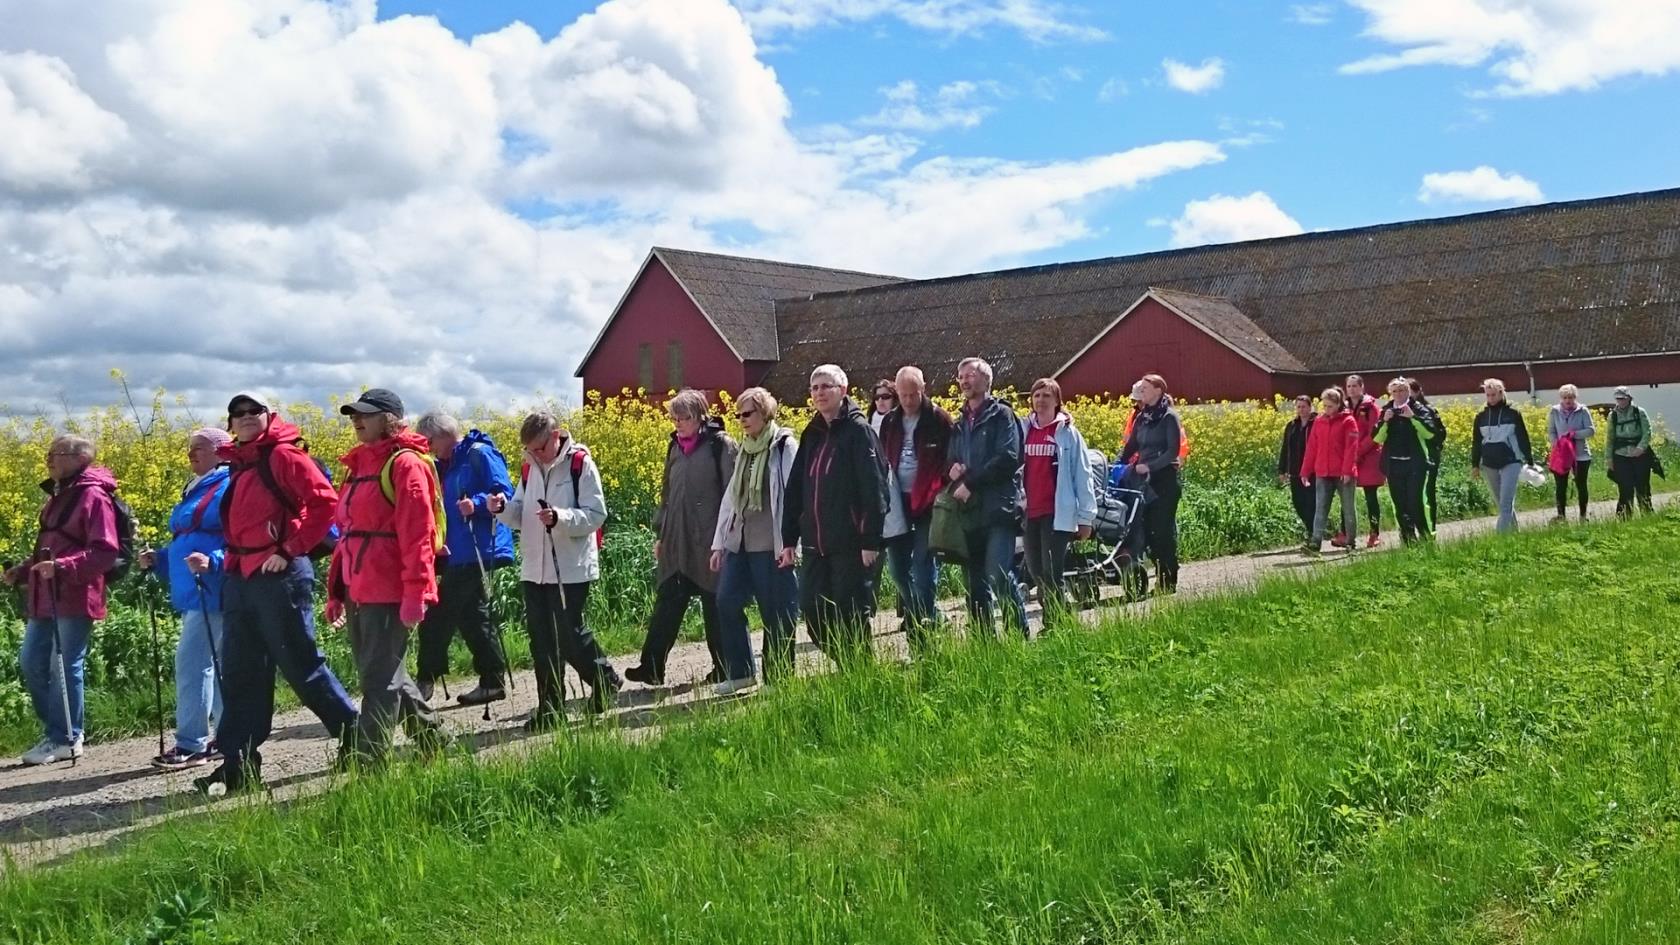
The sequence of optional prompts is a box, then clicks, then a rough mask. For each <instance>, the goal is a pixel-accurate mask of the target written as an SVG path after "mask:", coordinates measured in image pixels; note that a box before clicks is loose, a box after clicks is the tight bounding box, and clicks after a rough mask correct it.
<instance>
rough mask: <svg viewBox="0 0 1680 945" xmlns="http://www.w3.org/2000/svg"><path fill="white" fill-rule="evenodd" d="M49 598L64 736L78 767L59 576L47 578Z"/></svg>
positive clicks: (54, 659)
mask: <svg viewBox="0 0 1680 945" xmlns="http://www.w3.org/2000/svg"><path fill="white" fill-rule="evenodd" d="M47 600H48V601H50V602H51V604H52V621H53V629H52V650H53V651H52V657H53V664H52V665H53V677H54V678H55V679H56V680H57V681H58V699H59V703H60V704H61V706H62V707H63V709H64V737H65V738H68V739H70V767H72V768H74V767H76V733H75V732H74V731H72V730H71V724H72V723H71V721H70V671H69V670H68V669H66V668H65V654H64V640H63V638H62V637H60V636H59V628H58V578H56V577H50V578H47Z"/></svg>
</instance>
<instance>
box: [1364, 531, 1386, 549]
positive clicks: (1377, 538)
mask: <svg viewBox="0 0 1680 945" xmlns="http://www.w3.org/2000/svg"><path fill="white" fill-rule="evenodd" d="M1380 544H1382V536H1381V535H1379V534H1377V533H1376V532H1372V533H1371V536H1370V537H1369V538H1366V539H1365V547H1367V548H1375V547H1377V546H1378V545H1380Z"/></svg>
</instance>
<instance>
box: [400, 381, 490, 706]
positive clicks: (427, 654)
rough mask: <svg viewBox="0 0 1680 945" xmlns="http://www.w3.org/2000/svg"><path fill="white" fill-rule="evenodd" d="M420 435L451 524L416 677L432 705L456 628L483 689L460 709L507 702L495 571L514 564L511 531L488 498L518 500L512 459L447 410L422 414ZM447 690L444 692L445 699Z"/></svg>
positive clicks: (464, 697) (423, 627)
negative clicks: (493, 601)
mask: <svg viewBox="0 0 1680 945" xmlns="http://www.w3.org/2000/svg"><path fill="white" fill-rule="evenodd" d="M414 432H416V433H418V434H420V435H421V436H423V437H425V438H426V442H427V443H429V444H431V450H432V460H433V461H434V462H436V463H437V468H438V477H439V480H440V481H441V483H442V485H443V512H444V521H445V524H446V531H445V534H446V537H445V542H444V555H443V558H442V560H441V561H440V562H439V566H438V602H437V606H436V607H433V608H431V609H430V610H427V611H426V617H425V619H424V620H422V621H421V622H420V664H419V673H418V675H417V678H416V679H415V683H416V685H418V686H419V687H420V694H421V695H422V696H425V697H426V700H427V701H428V702H429V701H431V698H432V690H433V687H434V686H435V685H436V683H437V681H438V680H440V679H442V678H443V677H444V674H445V673H447V672H448V670H449V641H450V639H451V638H453V637H454V636H455V632H456V631H457V630H459V631H460V633H461V641H462V642H464V643H465V644H466V645H467V651H468V652H470V653H471V654H472V662H473V671H474V672H475V673H477V674H478V686H477V687H476V688H474V689H473V690H472V691H470V692H464V693H461V694H460V695H459V696H457V697H456V699H455V701H457V702H459V703H461V704H462V705H482V704H485V703H489V702H498V701H500V700H502V699H505V698H507V690H506V689H505V688H504V686H505V678H506V675H507V656H506V654H504V653H503V652H502V646H501V637H500V636H499V635H498V634H497V633H496V632H495V626H494V624H493V622H492V618H491V614H490V572H492V571H494V570H496V569H498V568H506V567H510V566H512V564H513V532H512V531H510V530H509V529H508V527H507V526H506V525H503V524H502V523H501V522H499V521H497V520H496V516H495V515H494V514H492V513H491V511H490V504H489V503H490V497H491V496H493V495H495V496H502V497H504V498H506V497H507V496H511V495H513V480H512V479H511V478H510V477H509V475H508V466H507V459H506V457H504V456H503V455H502V453H501V451H500V450H498V449H496V444H495V443H494V442H492V441H491V439H490V437H489V436H487V435H485V434H484V433H482V432H480V431H479V430H476V429H474V430H468V431H467V432H466V435H465V436H463V435H462V433H461V421H460V420H458V419H456V418H455V417H454V416H452V415H450V414H448V413H445V412H443V411H441V410H432V411H428V412H426V413H424V414H421V415H420V419H419V420H418V421H417V422H416V423H415V424H414ZM447 694H448V692H447V690H445V695H446V696H447Z"/></svg>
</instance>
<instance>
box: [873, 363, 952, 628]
mask: <svg viewBox="0 0 1680 945" xmlns="http://www.w3.org/2000/svg"><path fill="white" fill-rule="evenodd" d="M893 383H894V386H895V387H896V388H897V389H898V406H896V407H895V408H893V410H892V412H891V413H889V414H887V416H886V419H884V420H883V421H881V455H882V457H883V458H885V460H886V463H887V469H888V471H889V472H890V474H891V476H890V478H891V480H892V484H893V485H894V486H895V488H894V489H893V490H892V495H891V496H890V498H891V500H892V503H893V505H892V512H893V513H894V515H897V514H899V513H902V517H903V522H904V525H903V527H904V531H903V532H902V533H900V534H897V535H894V536H893V537H891V538H888V539H887V540H886V545H887V561H888V564H889V565H890V566H891V567H892V575H893V583H895V584H897V585H898V593H899V596H900V597H901V598H902V599H903V601H904V619H905V632H906V635H907V636H908V637H909V639H910V642H911V643H912V644H913V645H915V646H918V647H919V646H920V645H921V644H922V643H923V642H925V634H926V631H927V628H928V626H929V625H930V624H931V623H932V621H933V619H934V617H935V616H936V614H937V611H936V610H935V609H934V596H933V595H934V583H935V581H936V579H937V578H938V565H937V564H936V563H935V562H934V560H933V553H932V551H931V550H930V549H929V545H928V539H929V536H930V533H931V526H932V523H933V500H934V499H936V498H938V496H939V492H940V490H941V489H943V488H944V486H945V462H946V460H945V450H946V448H947V447H948V446H949V444H950V440H951V427H952V420H951V415H950V414H948V413H946V412H945V411H944V409H943V408H941V407H940V406H939V405H938V404H935V403H934V402H933V401H931V400H929V399H928V397H927V381H926V380H925V379H924V377H923V375H922V370H921V368H918V367H913V366H912V367H902V368H899V369H898V376H897V378H896V379H895V380H894V382H893Z"/></svg>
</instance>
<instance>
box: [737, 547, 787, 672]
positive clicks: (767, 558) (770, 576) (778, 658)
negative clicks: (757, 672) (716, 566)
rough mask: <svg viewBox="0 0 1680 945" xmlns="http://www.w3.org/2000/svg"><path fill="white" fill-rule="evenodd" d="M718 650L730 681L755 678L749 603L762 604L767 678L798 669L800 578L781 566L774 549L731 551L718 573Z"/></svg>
mask: <svg viewBox="0 0 1680 945" xmlns="http://www.w3.org/2000/svg"><path fill="white" fill-rule="evenodd" d="M717 600H718V650H719V651H720V655H721V656H722V657H723V672H724V675H725V676H727V677H728V678H730V679H751V678H752V677H753V675H754V670H753V655H752V637H750V636H749V635H748V634H747V602H748V601H751V600H756V601H758V614H759V616H760V617H762V618H763V619H764V674H765V675H766V676H771V675H774V674H776V673H783V674H786V673H791V672H792V671H793V635H794V632H795V631H796V629H797V627H798V622H799V578H798V576H797V575H796V574H795V573H794V570H793V569H792V568H778V567H776V555H775V552H771V551H726V552H724V553H723V571H722V572H721V573H720V574H719V575H718V592H717Z"/></svg>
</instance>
